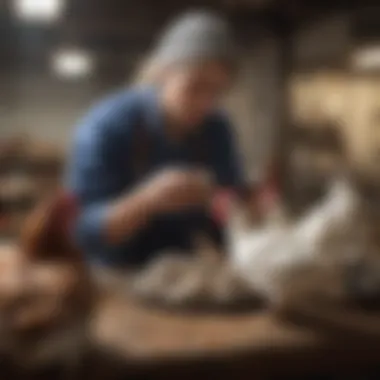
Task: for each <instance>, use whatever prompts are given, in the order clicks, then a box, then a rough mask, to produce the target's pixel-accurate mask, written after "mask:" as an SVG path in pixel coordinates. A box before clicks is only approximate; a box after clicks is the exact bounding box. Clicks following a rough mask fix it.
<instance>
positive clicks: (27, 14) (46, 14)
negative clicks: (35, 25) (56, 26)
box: [13, 0, 64, 23]
mask: <svg viewBox="0 0 380 380" xmlns="http://www.w3.org/2000/svg"><path fill="white" fill-rule="evenodd" d="M63 6H64V0H13V10H14V14H15V16H16V17H17V18H18V19H19V20H21V21H28V22H30V21H31V22H43V23H46V22H54V21H56V20H57V19H58V18H59V16H60V15H61V14H62V11H63Z"/></svg>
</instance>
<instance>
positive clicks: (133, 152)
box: [68, 12, 240, 265]
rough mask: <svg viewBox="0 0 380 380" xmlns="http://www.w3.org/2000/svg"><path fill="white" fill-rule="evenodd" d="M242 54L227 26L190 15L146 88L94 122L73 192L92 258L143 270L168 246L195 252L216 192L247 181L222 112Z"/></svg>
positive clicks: (80, 231) (86, 128) (75, 158)
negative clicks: (195, 240)
mask: <svg viewBox="0 0 380 380" xmlns="http://www.w3.org/2000/svg"><path fill="white" fill-rule="evenodd" d="M234 58H235V57H234V49H233V41H232V40H231V36H230V33H229V30H228V27H227V25H226V23H225V22H224V20H222V19H220V18H219V17H218V16H216V15H213V14H209V13H203V12H198V13H191V14H187V15H185V16H183V17H181V18H180V19H179V20H178V21H176V22H175V23H174V24H173V25H172V26H170V27H169V28H168V30H167V32H166V33H165V34H164V35H163V36H162V38H161V40H160V41H159V43H158V44H157V48H156V49H155V50H154V52H153V54H152V55H151V58H150V60H149V61H148V65H147V66H146V67H145V68H144V70H143V78H142V82H144V84H143V85H141V83H140V85H137V86H134V87H131V88H129V89H127V90H124V91H122V92H121V93H118V94H116V95H113V96H111V97H110V98H108V99H106V100H105V101H103V102H101V103H100V104H99V105H97V106H96V107H95V108H94V109H93V110H92V111H90V113H89V115H88V116H87V117H86V118H85V120H84V121H83V124H82V125H81V126H80V127H79V129H78V133H77V134H76V137H75V142H74V148H73V152H72V157H71V163H70V166H69V172H68V174H69V176H68V186H69V189H70V191H71V192H73V193H74V194H75V196H76V197H77V199H78V200H79V206H80V212H79V217H78V220H77V225H76V228H75V236H76V239H77V242H78V244H79V245H80V246H81V248H82V249H83V250H84V251H85V252H86V253H87V254H88V255H89V256H90V258H91V259H95V260H97V261H100V262H101V263H105V264H111V265H130V264H142V263H145V262H146V261H147V260H148V259H150V258H151V257H152V256H153V255H154V253H155V252H158V251H160V250H162V249H166V248H181V249H187V248H191V244H192V240H193V237H194V233H195V231H196V230H197V229H199V228H201V226H205V221H207V209H208V205H209V204H210V200H211V198H212V196H213V194H214V191H215V189H216V188H217V187H228V188H230V187H233V186H237V185H238V184H239V182H240V174H239V169H240V168H239V164H238V162H237V158H236V152H235V146H234V143H233V138H232V136H231V131H230V125H229V122H228V120H227V118H226V116H225V115H224V114H223V113H222V112H220V111H219V110H218V109H217V108H218V105H219V104H218V103H219V101H220V100H221V96H222V95H223V94H224V92H225V90H226V89H227V88H228V87H229V86H230V84H231V81H232V79H233V76H234V69H235V67H234V66H235V65H234V64H235V62H234ZM208 173H209V174H211V175H208Z"/></svg>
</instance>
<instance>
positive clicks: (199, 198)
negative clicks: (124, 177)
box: [142, 169, 214, 212]
mask: <svg viewBox="0 0 380 380" xmlns="http://www.w3.org/2000/svg"><path fill="white" fill-rule="evenodd" d="M213 190H214V182H213V180H212V176H211V174H210V173H208V172H207V171H205V170H202V169H190V170H189V169H188V170H186V169H185V170H183V169H182V170H181V169H164V170H162V171H160V172H158V173H155V174H154V175H153V177H150V178H149V179H148V180H147V181H145V182H144V183H143V184H142V191H143V192H144V193H145V195H146V197H147V199H149V203H150V204H151V205H152V207H153V209H154V210H155V211H157V212H171V211H178V210H181V209H185V208H188V207H192V206H202V205H205V204H207V202H209V201H210V199H211V197H212V195H213Z"/></svg>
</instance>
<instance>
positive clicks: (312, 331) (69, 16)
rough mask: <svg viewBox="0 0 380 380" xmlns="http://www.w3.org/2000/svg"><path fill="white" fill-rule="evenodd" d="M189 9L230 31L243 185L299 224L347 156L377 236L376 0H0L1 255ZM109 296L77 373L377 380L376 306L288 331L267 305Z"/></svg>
mask: <svg viewBox="0 0 380 380" xmlns="http://www.w3.org/2000/svg"><path fill="white" fill-rule="evenodd" d="M194 8H195V9H196V8H206V9H212V10H217V11H219V12H221V13H222V14H223V15H224V16H225V17H226V18H227V19H228V21H229V22H230V24H231V26H232V28H233V30H234V32H235V35H236V44H237V47H238V49H239V72H238V75H237V78H236V83H234V85H233V87H232V88H231V89H230V91H229V93H228V96H227V97H226V99H225V105H226V108H227V109H228V112H229V114H230V115H231V118H232V120H233V122H234V127H235V128H236V130H237V136H238V146H239V150H240V152H241V156H242V158H243V168H244V177H245V179H246V180H247V182H249V183H250V184H252V186H253V187H254V188H255V189H256V188H257V187H259V188H260V189H263V190H264V193H266V192H268V193H269V192H271V191H273V187H274V188H275V191H276V192H278V193H280V194H281V195H282V197H283V199H284V200H285V205H286V208H287V210H288V212H289V213H290V214H291V215H292V217H296V216H298V215H301V214H302V213H304V212H305V210H308V209H309V207H311V206H312V205H314V204H315V202H317V201H318V200H319V199H320V198H321V196H322V195H323V194H324V193H325V191H326V187H327V186H328V184H329V180H330V179H331V177H332V176H334V173H336V168H337V167H339V165H340V164H341V162H342V160H343V161H344V162H346V163H348V164H349V166H350V168H351V169H352V170H353V171H354V172H355V175H356V177H357V178H358V179H359V180H358V182H360V184H361V185H362V186H361V191H362V196H363V199H365V202H366V205H367V206H368V205H369V206H370V207H369V209H370V211H371V213H372V214H373V217H374V218H373V219H372V224H373V227H375V229H376V225H377V223H379V220H380V218H379V215H380V213H379V211H380V208H379V207H378V206H377V205H378V202H379V199H380V197H379V195H380V172H379V171H378V166H377V159H378V158H379V157H380V134H379V131H378V130H377V129H379V128H380V113H379V110H380V109H379V106H380V100H379V99H380V97H379V95H380V29H379V25H380V24H379V20H380V6H376V5H374V2H365V1H361V2H359V1H346V2H344V3H343V2H338V1H331V2H326V3H323V2H318V1H309V2H306V1H302V0H289V1H285V0H204V1H201V0H199V1H195V0H186V1H174V0H162V1H160V2H159V1H154V0H139V1H137V0H129V1H125V0H124V1H122V0H108V1H102V0H66V1H64V0H50V1H48V0H44V1H43V0H35V1H33V0H3V1H2V2H0V29H1V33H0V83H1V86H0V237H1V248H0V249H1V250H2V251H7V252H8V251H9V247H10V246H12V247H13V246H14V244H15V243H17V242H18V241H19V239H20V232H21V229H22V226H23V224H24V221H25V219H26V217H27V215H29V214H30V213H31V211H32V210H34V209H35V208H36V207H37V206H38V205H39V204H40V203H41V201H44V200H46V199H48V198H49V197H50V196H52V195H54V194H56V193H57V191H59V189H60V188H61V187H62V179H63V176H64V173H65V167H66V162H67V157H68V154H69V152H70V147H71V143H72V136H73V132H74V130H75V128H76V127H77V125H78V122H79V120H80V119H81V118H82V117H83V115H84V114H85V112H86V111H87V110H88V109H89V107H90V106H91V105H93V104H94V103H95V102H96V101H98V100H99V99H101V98H102V97H104V96H106V95H107V94H110V93H112V92H114V91H117V90H120V89H122V88H123V87H126V86H128V85H129V84H130V83H132V82H133V81H134V77H135V74H136V70H137V69H138V67H139V65H140V64H141V62H142V61H143V60H144V58H145V57H146V54H147V52H148V51H149V49H150V48H151V47H152V46H153V45H154V43H155V41H156V38H157V36H158V35H159V33H160V31H161V30H162V29H163V27H164V26H165V25H166V24H167V23H168V21H170V20H171V19H172V18H173V17H175V16H176V15H178V14H180V13H181V12H183V11H186V10H189V9H194ZM358 223H360V221H359V222H358ZM379 225H380V224H379ZM375 234H376V233H375ZM376 237H377V235H376ZM12 249H13V248H12ZM12 249H11V250H12ZM2 273H3V272H2ZM0 276H3V274H1V275H0ZM4 276H5V275H4ZM1 286H2V285H1V281H0V293H1ZM107 297H108V298H107ZM107 297H105V296H102V297H101V298H102V300H101V302H98V304H99V305H97V306H96V313H95V314H96V315H95V317H94V320H95V323H94V324H95V327H93V328H92V330H94V331H95V332H94V331H92V330H91V331H92V332H91V334H92V335H93V337H92V339H93V340H94V341H96V346H97V350H96V352H95V353H93V352H91V355H92V356H91V355H89V356H91V358H90V359H89V358H86V359H83V363H86V365H85V366H84V367H86V368H84V369H83V368H82V369H81V372H83V373H81V375H78V374H75V376H79V377H78V378H86V377H87V376H92V377H93V378H95V379H96V378H99V379H102V378H106V377H107V378H115V379H118V378H120V379H121V378H124V377H125V376H132V378H140V377H141V378H147V377H148V378H149V377H152V378H160V377H162V378H177V377H180V378H186V377H189V378H194V377H195V376H198V377H206V376H211V375H216V376H221V377H223V376H224V377H225V378H235V377H236V378H254V377H257V378H259V379H261V378H262V379H272V378H273V379H277V378H286V379H287V378H289V379H290V378H291V379H298V378H299V379H304V378H305V379H312V378H314V377H315V376H319V377H316V378H320V377H321V378H333V379H335V378H336V379H339V378H340V377H343V376H344V377H345V378H347V379H350V378H351V377H352V378H357V377H359V378H361V379H362V378H368V379H369V378H372V377H371V376H373V378H378V376H379V372H376V369H377V368H378V364H380V363H379V357H378V352H379V347H380V315H379V314H378V312H376V311H375V312H373V311H371V312H368V311H365V312H363V311H360V312H359V311H356V310H351V309H350V311H347V309H344V310H340V311H339V310H336V309H335V308H334V309H333V311H331V310H330V311H329V313H327V312H326V313H322V312H321V313H316V310H315V309H313V310H307V311H305V313H304V314H303V315H302V318H301V320H300V321H299V320H296V321H290V322H288V321H284V320H280V321H277V319H276V317H274V316H273V315H272V313H269V312H266V311H265V310H264V311H263V310H261V309H260V310H259V311H257V310H255V311H250V312H248V313H247V312H246V311H245V312H244V313H243V312H239V313H238V314H235V313H234V314H233V315H231V314H230V313H228V312H216V313H215V312H212V313H206V314H201V315H198V314H196V313H195V314H193V313H179V314H178V313H175V312H172V311H168V310H166V309H165V310H160V309H158V310H156V309H153V310H152V309H150V308H149V307H147V308H146V307H144V306H141V305H139V304H137V305H136V304H135V303H134V302H133V301H131V300H126V301H125V302H121V301H120V299H118V301H114V298H115V297H114V296H113V295H111V296H107ZM0 311H1V307H0ZM308 313H309V314H308ZM327 315H328V316H327ZM306 317H308V318H306ZM303 318H305V319H307V320H308V324H307V326H306V327H305V326H304V323H303V322H302V320H303ZM311 320H313V321H312V322H311ZM92 322H93V321H92ZM314 324H315V326H314ZM116 326H117V327H116ZM325 330H327V332H326V331H325ZM351 336H352V337H351ZM98 351H99V352H101V353H102V354H100V353H99V352H98ZM104 351H106V352H107V355H106V357H105V356H104V357H103V352H104ZM110 353H112V355H111V354H110ZM103 361H104V363H103ZM88 363H90V364H88ZM91 363H93V364H91ZM97 363H102V364H101V365H99V366H97V365H96V364H97ZM0 367H1V366H0ZM5 367H7V368H4V369H3V373H4V377H3V378H4V379H8V378H10V377H7V376H8V375H7V374H6V373H7V372H6V371H7V370H8V364H7V365H5ZM98 367H99V368H98ZM16 368H17V364H16ZM1 371H2V370H1V369H0V374H1ZM12 371H13V369H12ZM16 372H17V371H16ZM20 372H23V370H20ZM60 375H61V374H60ZM71 375H72V374H70V376H71ZM1 376H3V375H0V377H1ZM12 376H13V375H12ZM20 376H21V375H20ZM25 376H27V378H32V377H31V376H32V374H30V373H29V372H28V373H27V375H25ZM33 376H41V373H39V372H38V374H37V375H36V374H33ZM55 376H56V373H54V374H53V375H51V374H50V375H48V378H55ZM355 376H357V377H355Z"/></svg>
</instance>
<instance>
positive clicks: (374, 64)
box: [353, 45, 380, 70]
mask: <svg viewBox="0 0 380 380" xmlns="http://www.w3.org/2000/svg"><path fill="white" fill-rule="evenodd" d="M353 66H354V68H356V69H358V70H374V69H380V45H375V46H369V47H365V48H362V49H360V50H358V51H357V52H356V53H355V54H354V57H353Z"/></svg>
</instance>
